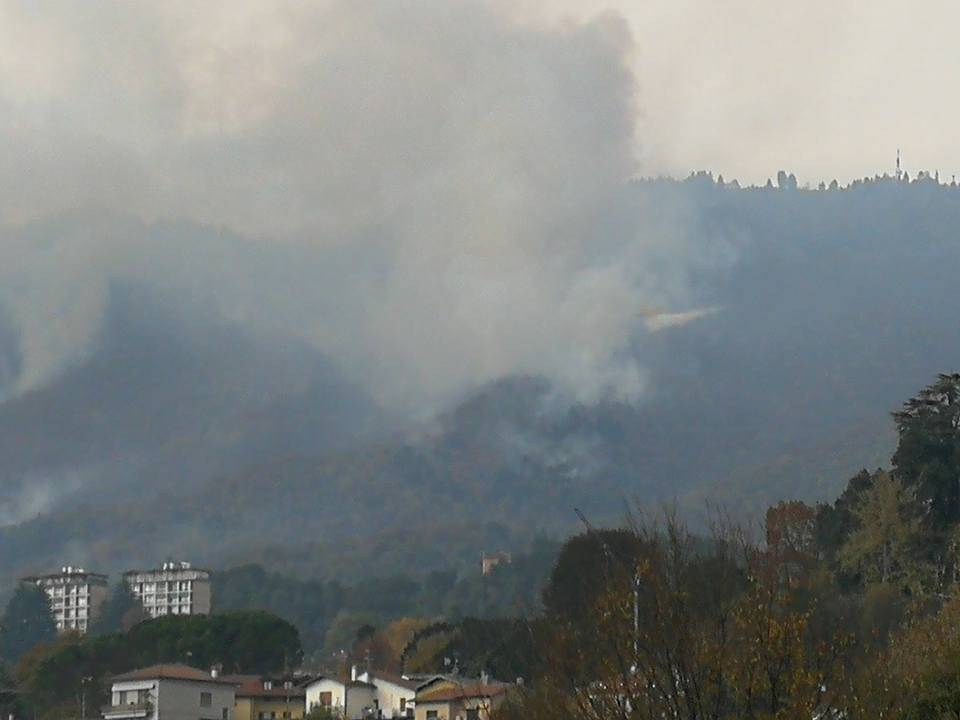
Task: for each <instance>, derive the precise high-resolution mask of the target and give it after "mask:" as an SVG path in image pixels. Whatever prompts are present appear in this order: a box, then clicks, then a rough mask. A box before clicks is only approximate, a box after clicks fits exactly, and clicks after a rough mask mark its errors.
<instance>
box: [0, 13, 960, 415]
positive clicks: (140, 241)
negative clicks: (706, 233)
mask: <svg viewBox="0 0 960 720" xmlns="http://www.w3.org/2000/svg"><path fill="white" fill-rule="evenodd" d="M954 7H960V6H955V5H953V4H950V5H948V4H947V3H946V2H944V3H934V2H930V1H929V0H928V1H926V2H913V3H911V4H909V5H908V4H907V3H897V4H892V3H883V2H870V3H866V2H862V1H861V2H854V1H853V0H832V1H831V2H826V1H825V0H807V1H805V2H794V3H769V2H759V1H753V2H748V1H746V0H724V1H723V2H706V1H699V2H694V1H693V0H648V1H646V2H643V3H640V2H631V3H627V2H619V4H618V3H617V2H610V3H603V2H597V1H595V0H580V1H575V0H549V2H546V3H544V2H542V1H541V0H537V1H536V2H535V1H534V0H520V1H519V2H518V0H470V1H467V0H463V1H461V2H457V1H455V0H393V1H390V2H386V1H384V2H365V1H364V0H336V1H334V0H330V1H328V2H315V3H305V2H292V1H287V0H208V1H205V2H196V1H195V0H189V1H186V0H165V1H164V2H162V3H157V2H129V1H127V0H96V1H95V0H74V1H72V2H71V1H67V0H64V1H62V2H52V1H48V2H37V1H35V0H31V1H27V0H21V1H15V0H0V144H2V147H3V148H4V152H3V160H2V162H0V191H2V192H0V222H5V223H18V222H21V221H24V220H30V219H35V218H42V217H44V216H45V215H49V214H56V213H59V212H63V211H70V210H78V209H79V210H82V211H84V213H86V214H85V215H84V217H86V218H89V217H91V215H90V213H91V211H92V212H94V213H96V212H100V211H110V212H113V213H117V212H123V213H132V214H134V215H136V216H139V217H141V218H144V219H146V220H153V219H161V220H163V219H181V218H182V219H186V220H189V221H193V222H199V223H205V224H207V225H208V226H212V227H213V228H216V227H225V228H229V229H230V230H231V231H233V232H235V233H239V234H240V235H241V236H243V237H244V238H246V239H245V240H243V241H237V242H232V241H229V240H225V239H224V238H226V237H228V235H223V236H216V237H215V238H214V239H211V238H210V237H207V239H203V238H200V237H194V238H192V239H191V240H190V241H187V240H185V239H183V238H179V239H178V238H174V239H171V238H170V236H169V234H167V235H162V234H161V236H159V237H158V236H157V235H156V234H151V232H150V231H145V230H142V229H141V230H138V229H137V228H136V227H133V228H131V227H130V226H129V225H123V224H121V225H119V226H118V225H116V224H110V223H107V224H96V223H94V224H93V225H91V224H90V223H89V222H87V221H77V222H76V223H73V224H71V223H69V222H68V223H66V224H64V223H61V224H59V225H57V226H55V227H53V229H51V227H47V226H44V227H45V229H43V230H40V231H36V232H33V233H32V234H31V233H27V234H22V233H18V232H6V233H4V234H3V236H2V237H0V306H2V309H3V310H4V311H5V312H6V313H8V314H9V315H12V316H13V320H14V324H15V325H16V326H17V328H18V330H19V332H20V334H21V351H22V352H23V354H24V356H25V360H24V366H25V368H24V370H23V372H22V373H21V376H20V377H19V379H18V385H19V387H20V388H21V389H25V388H29V387H34V386H36V385H37V384H38V383H41V382H43V381H44V379H46V378H48V377H50V376H51V375H53V374H55V373H56V372H58V371H59V370H60V369H62V368H63V367H64V366H65V364H66V363H69V362H70V361H71V359H74V358H76V357H78V356H82V355H83V353H85V352H89V350H90V347H91V343H93V338H96V336H97V328H98V323H99V322H100V320H101V319H102V316H103V308H104V302H105V297H106V292H107V288H108V286H109V283H110V282H111V281H112V280H114V279H116V278H117V277H121V278H126V277H130V276H133V277H135V278H137V279H139V280H143V281H144V282H149V283H152V284H158V285H160V286H162V287H163V288H164V289H166V290H170V291H172V292H174V293H177V294H183V295H187V296H189V295H190V294H191V293H198V294H200V295H202V301H204V302H208V303H211V304H214V305H215V306H216V307H218V308H219V309H220V310H221V311H222V312H223V314H224V315H226V316H228V317H229V318H231V319H236V320H238V321H243V322H249V323H251V324H253V325H257V324H260V325H263V326H265V327H266V329H268V330H269V331H271V332H288V333H294V334H296V335H297V336H299V337H303V338H306V339H307V340H309V341H311V342H313V343H315V344H316V345H317V346H318V347H320V348H321V349H323V350H324V351H326V352H328V353H330V354H331V355H332V356H333V357H335V359H337V360H339V361H341V363H342V364H343V365H345V366H347V367H350V368H352V369H354V370H356V371H357V373H358V374H359V375H360V376H361V377H362V378H363V379H364V380H366V381H368V382H369V384H370V385H371V387H373V388H375V389H376V391H377V392H378V394H379V395H380V396H382V397H386V398H390V397H396V396H404V397H405V398H406V399H409V398H411V397H417V398H424V397H426V398H430V400H431V401H434V400H439V401H442V400H444V399H448V398H449V397H450V396H451V395H455V394H456V393H457V392H459V391H462V390H463V389H464V388H465V387H471V386H473V385H476V384H477V383H481V382H485V381H488V380H491V379H494V378H497V377H501V376H503V375H506V374H510V373H536V374H541V375H544V376H547V377H549V378H551V379H553V380H555V381H557V382H558V383H559V384H560V385H562V386H564V387H566V388H568V389H570V390H571V391H572V392H574V393H576V394H578V395H580V396H583V397H596V396H598V395H600V394H603V393H607V392H613V393H615V394H617V395H622V396H630V397H634V396H636V395H637V394H638V393H640V392H641V391H642V388H643V385H644V381H645V380H644V373H643V369H642V367H640V366H639V365H637V364H636V362H635V360H634V359H633V358H632V355H631V352H630V349H631V343H632V341H633V340H632V335H633V331H634V329H635V328H636V326H637V324H638V317H640V316H641V314H642V313H643V311H644V310H645V309H647V308H651V307H653V308H669V309H671V310H676V311H678V312H684V311H687V310H690V309H692V298H693V296H694V294H695V293H692V292H691V288H690V287H689V286H688V283H687V277H688V275H689V272H688V271H689V269H690V267H691V266H692V265H693V264H695V263H696V262H698V261H701V258H702V257H703V256H702V253H700V252H699V251H697V250H695V249H692V247H693V244H695V239H691V238H688V237H686V235H685V233H684V232H683V227H682V224H680V225H678V226H677V227H676V228H673V229H672V230H671V231H669V232H668V231H665V230H664V229H663V228H658V229H652V228H650V227H648V226H647V225H646V224H645V223H643V222H642V221H641V222H633V221H630V222H621V223H619V224H616V225H611V223H610V218H611V217H613V215H612V213H611V207H613V206H615V205H616V203H617V202H618V196H619V195H618V194H619V193H622V191H623V188H624V185H625V180H627V179H628V178H630V177H632V176H635V175H638V174H641V175H642V174H658V173H672V174H677V175H686V174H687V173H688V172H689V171H690V170H692V169H709V170H713V171H714V172H718V173H723V174H724V176H725V177H726V178H727V179H731V178H733V177H738V178H740V179H741V180H746V181H752V182H763V181H765V179H766V178H767V177H770V176H775V175H776V172H777V170H778V169H780V168H784V169H787V170H790V171H793V172H795V173H797V175H798V177H799V179H800V181H801V182H804V181H811V182H814V183H815V182H817V181H818V180H820V179H821V178H823V179H831V178H833V177H837V178H839V179H841V180H847V179H850V178H852V177H857V176H863V175H868V174H869V175H872V174H874V173H877V172H882V171H884V170H887V169H891V168H892V164H893V159H894V153H895V150H896V148H897V147H898V146H899V147H902V148H903V151H904V158H905V162H906V166H907V168H908V169H911V170H914V169H916V168H919V167H924V168H929V169H939V170H940V171H941V173H943V174H945V175H946V176H947V177H949V175H950V174H951V173H952V172H954V171H955V170H960V147H958V143H957V142H956V141H955V140H954V133H953V125H954V118H953V113H952V109H953V108H952V105H953V104H955V102H954V100H953V98H952V96H951V92H952V87H951V85H950V82H951V80H952V78H953V77H954V76H955V75H956V74H957V73H956V71H957V70H960V67H958V65H960V60H958V58H960V51H957V50H956V49H954V48H955V47H956V42H955V38H954V37H953V33H954V32H955V29H956V27H957V22H956V21H957V20H960V10H954V9H953V8H954ZM105 216H107V217H109V212H108V213H106V214H105ZM604 223H606V225H605V224H604ZM201 234H202V233H201ZM210 234H213V235H216V233H215V232H214V231H213V230H210V231H209V232H208V235H210ZM264 247H267V248H273V250H271V251H270V255H269V262H268V264H269V263H272V264H273V268H274V269H273V271H272V274H265V273H264V272H263V267H264V264H265V263H264V257H263V256H262V254H258V253H261V250H262V248H264ZM278 247H279V248H281V250H282V251H278V250H277V248H278ZM0 390H2V388H0Z"/></svg>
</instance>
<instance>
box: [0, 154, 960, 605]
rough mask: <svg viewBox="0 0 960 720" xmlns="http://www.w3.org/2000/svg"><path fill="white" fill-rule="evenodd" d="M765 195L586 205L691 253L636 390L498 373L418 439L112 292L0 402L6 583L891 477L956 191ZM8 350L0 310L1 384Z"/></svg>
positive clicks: (224, 324)
mask: <svg viewBox="0 0 960 720" xmlns="http://www.w3.org/2000/svg"><path fill="white" fill-rule="evenodd" d="M782 185H783V187H776V186H774V185H773V184H771V186H770V187H766V188H764V187H756V188H754V187H744V188H740V187H737V186H736V185H735V184H733V183H729V182H726V183H721V182H718V181H717V180H715V179H714V178H712V177H711V176H709V175H706V174H699V175H694V176H693V177H691V178H690V179H688V180H685V181H673V180H665V179H664V180H647V181H637V182H634V183H630V184H628V185H626V186H624V187H623V188H622V190H621V192H620V193H619V194H618V195H617V198H616V202H614V203H611V204H610V205H609V207H607V208H606V216H605V218H603V223H605V224H606V225H609V226H610V227H611V228H622V227H625V226H627V227H632V226H634V225H636V224H637V223H638V222H639V223H640V225H641V226H642V227H643V228H644V230H643V232H646V233H657V232H663V233H664V234H668V233H670V234H672V235H674V236H678V240H677V242H682V243H685V249H684V253H685V255H686V258H687V259H688V260H689V262H687V263H686V264H685V265H684V267H685V268H686V269H685V272H686V273H687V274H688V276H689V277H688V282H687V283H686V287H687V288H688V290H686V291H685V292H684V293H682V294H678V295H677V296H676V298H675V299H674V300H673V301H672V303H671V304H670V305H669V306H666V307H658V308H650V309H649V310H650V312H651V313H653V315H652V316H651V315H646V316H641V317H638V318H637V320H636V325H635V327H634V328H633V338H632V340H631V347H632V348H633V350H632V351H631V352H632V353H634V354H635V356H636V361H637V362H638V363H639V364H640V366H642V367H643V368H644V372H645V375H646V380H645V383H644V391H643V393H641V394H640V396H639V397H637V398H635V399H630V400H626V399H623V398H616V397H609V398H606V399H601V400H591V401H588V402H584V401H577V400H576V399H571V398H565V397H563V396H562V395H558V393H557V391H556V388H554V387H552V386H551V385H550V383H549V382H547V381H545V380H543V379H541V378H536V377H509V378H504V379H502V380H500V381H497V382H494V383H491V384H488V385H484V386H482V387H479V388H475V389H474V390H472V391H471V392H469V393H468V394H467V395H466V396H465V397H464V398H463V399H462V400H461V401H460V402H458V403H456V404H455V405H454V406H452V407H450V408H447V409H445V410H441V411H439V412H437V413H436V414H434V415H432V416H431V418H430V420H429V421H424V420H423V419H422V418H420V419H417V420H411V419H409V418H407V417H403V418H398V417H396V416H392V415H391V414H390V413H389V412H386V411H385V410H384V409H383V408H380V407H378V405H377V404H376V403H375V402H373V401H372V400H371V398H370V397H369V395H367V394H366V393H365V392H364V388H363V387H362V386H358V385H357V384H356V383H355V382H353V381H352V380H351V379H350V375H349V368H341V367H337V366H336V365H335V364H333V363H332V362H331V361H330V360H329V359H328V358H325V357H322V356H321V355H319V354H318V353H317V351H316V350H315V349H313V348H311V347H308V346H306V345H304V344H302V343H297V342H291V341H288V340H286V339H285V338H283V337H270V338H264V337H260V336H257V335H253V334H251V333H249V332H247V330H246V329H245V328H244V327H242V326H241V325H238V324H237V323H235V322H233V321H230V320H228V319H226V318H224V317H220V316H218V315H217V314H216V313H215V312H213V311H212V310H210V309H209V308H207V309H204V310H203V311H202V312H197V311H196V308H194V307H193V306H191V304H190V298H189V297H181V298H176V299H173V298H171V297H169V296H168V295H165V294H164V291H163V289H162V288H156V287H151V288H146V287H141V286H138V285H137V283H136V282H135V281H132V280H126V281H124V282H122V283H116V284H115V285H114V286H113V288H112V289H111V292H110V295H109V297H108V299H107V311H106V320H105V325H104V327H103V330H102V333H101V335H102V338H101V341H100V342H99V343H98V345H97V346H96V347H95V352H93V354H92V355H91V356H90V357H89V358H87V359H86V360H83V361H81V362H78V363H77V364H76V365H74V366H73V367H71V368H70V369H69V370H68V371H67V372H65V373H64V374H63V375H61V376H59V377H58V378H57V379H55V380H54V381H51V382H50V383H49V384H47V385H45V386H43V387H40V388H37V389H36V390H34V391H31V392H29V393H26V394H20V395H11V396H10V397H8V398H7V399H6V400H2V401H0V522H3V523H4V525H3V527H0V577H2V578H3V579H4V581H3V583H2V585H3V587H4V588H5V589H7V592H9V589H10V588H12V581H13V580H14V578H16V577H17V576H19V575H23V574H28V573H35V572H41V571H47V570H49V569H50V568H55V567H59V566H61V565H62V564H63V563H65V562H68V561H69V562H71V563H74V564H83V565H84V566H86V567H89V568H92V569H95V570H98V571H104V572H117V571H120V570H123V569H126V568H128V567H130V566H134V565H146V564H155V563H156V562H158V561H159V559H162V558H158V557H155V555H156V552H155V550H154V549H155V548H162V551H161V552H162V555H163V556H182V557H185V558H188V559H192V560H194V561H195V562H197V563H203V564H207V565H210V566H214V567H230V566H236V565H242V564H245V563H249V562H258V563H261V564H264V565H269V566H270V567H273V568H275V569H277V570H280V571H282V572H284V573H288V574H298V575H299V574H302V575H305V576H307V577H314V578H317V579H321V580H328V579H333V578H339V579H340V580H342V581H344V582H348V583H352V582H354V581H355V580H358V579H360V578H362V577H385V576H389V575H390V574H393V573H396V572H411V571H414V569H415V572H417V573H419V572H429V571H430V570H445V569H448V568H454V569H457V570H458V571H459V570H462V569H463V568H465V567H468V566H472V565H473V564H474V563H475V562H476V558H477V557H478V556H479V553H480V551H482V550H493V549H496V548H500V547H504V548H508V549H512V550H515V551H520V550H523V549H525V548H526V547H528V546H529V543H530V542H532V540H533V539H534V537H536V536H537V535H541V534H548V535H553V536H554V537H563V536H565V535H566V534H568V533H569V532H571V531H574V530H575V529H576V528H577V527H578V521H577V519H576V517H575V516H574V514H573V512H572V509H573V507H580V508H581V509H582V510H583V511H584V512H585V513H586V514H587V516H588V517H589V518H590V519H591V520H592V521H594V522H597V523H602V522H605V521H606V522H609V521H614V520H616V519H617V518H619V517H620V515H621V514H622V507H623V502H624V500H629V501H637V502H640V503H641V504H645V505H650V504H656V503H658V502H661V501H671V502H672V501H674V500H676V501H678V502H679V505H680V507H681V509H682V510H683V511H684V512H685V513H686V512H689V513H690V514H689V517H691V518H692V519H694V520H696V518H697V517H698V516H699V515H700V514H701V511H702V508H703V503H704V501H705V500H707V499H709V500H713V501H717V502H720V503H723V504H726V505H727V506H728V507H731V508H736V509H737V510H740V511H742V512H743V513H744V514H745V515H750V516H752V517H759V516H761V515H762V513H763V511H764V508H765V507H766V506H767V505H768V504H770V503H771V502H773V501H775V500H778V499H780V498H783V497H796V498H799V499H802V500H805V501H808V502H809V501H816V500H821V499H825V498H829V497H831V496H833V495H835V494H836V493H838V492H840V491H841V490H842V484H841V478H844V477H848V476H850V475H851V474H853V473H854V472H855V471H856V470H857V469H858V468H861V467H868V468H873V467H877V466H880V465H882V464H885V463H886V462H887V461H888V459H889V457H890V454H891V452H893V450H894V447H895V437H896V436H895V427H894V426H893V425H892V424H890V423H889V422H887V421H886V420H885V419H884V417H885V413H886V412H887V411H888V409H889V408H891V407H894V406H895V405H896V404H897V403H898V402H900V400H901V399H902V398H903V397H907V396H909V395H910V394H911V393H912V392H913V390H914V389H915V388H917V387H920V386H922V385H923V384H924V383H925V382H927V380H928V378H930V377H932V376H933V375H935V373H937V372H939V371H940V370H941V369H942V368H944V367H949V366H951V365H952V364H953V362H954V360H955V358H956V357H957V355H958V353H960V329H958V327H957V324H956V322H955V321H954V318H955V317H956V313H957V310H958V308H957V307H956V305H957V304H958V303H960V300H958V299H957V295H956V293H955V291H954V289H955V277H954V273H953V270H952V269H953V268H954V267H956V266H957V263H958V262H960V244H958V243H957V241H956V236H955V228H956V227H957V226H958V222H960V189H958V188H956V187H954V186H953V185H944V184H937V183H936V182H935V180H934V178H931V177H927V176H923V177H921V178H919V179H915V180H913V181H911V182H909V183H906V182H903V181H897V180H895V179H892V178H881V179H877V180H869V181H862V182H857V183H854V184H853V185H851V186H849V187H838V186H835V185H834V184H833V183H831V184H830V187H829V188H827V187H825V188H824V189H822V190H808V189H804V188H801V187H795V186H794V183H792V182H791V181H790V179H789V173H787V175H786V179H785V180H784V182H783V183H782ZM641 221H642V222H641ZM59 222H60V224H61V225H70V224H71V223H80V224H82V223H84V222H87V220H86V219H84V218H83V217H81V218H64V219H62V220H60V221H59ZM103 222H107V223H109V221H107V220H105V221H103ZM126 222H127V223H128V224H129V225H130V227H129V228H128V232H130V233H137V232H140V233H143V234H145V235H146V236H150V237H156V238H157V239H158V241H161V240H162V241H163V242H169V241H171V238H184V239H188V240H190V241H191V242H195V243H201V242H204V241H205V238H207V239H209V238H208V237H207V236H208V234H209V231H208V230H207V229H205V228H203V227H198V226H192V225H190V224H189V223H180V224H177V225H162V224H161V225H156V226H147V225H138V224H137V223H135V222H133V221H129V220H128V221H126ZM678 228H682V232H681V231H679V230H678ZM23 232H28V233H34V234H35V235H37V236H43V234H44V233H45V232H46V229H45V228H44V227H42V223H40V224H39V225H34V226H31V227H30V228H28V229H27V230H24V231H23ZM209 242H210V243H211V245H212V246H215V245H216V242H218V241H216V240H213V239H209ZM597 252H603V248H602V245H598V248H597ZM672 257H673V256H672V255H671V256H669V257H665V258H664V259H663V262H664V263H669V262H670V261H671V258H672ZM264 262H266V260H264ZM674 311H675V312H677V313H681V315H679V316H677V317H673V316H671V315H666V316H659V315H657V314H656V313H658V312H668V313H669V312H674ZM685 311H698V312H693V314H692V315H682V313H683V312H685ZM658 317H660V318H661V319H660V320H657V318H658ZM694 317H695V318H696V319H692V318H694ZM663 318H666V319H663ZM670 318H673V319H672V320H671V319H670ZM658 322H659V323H662V324H660V325H658V324H657V323H658ZM4 328H6V329H4ZM17 343H18V337H17V334H16V332H15V330H14V329H13V328H12V327H10V326H9V324H7V325H5V324H4V322H3V320H2V313H0V348H2V352H0V354H2V353H6V356H7V357H8V358H9V362H8V363H7V366H8V367H9V368H16V366H17V363H16V358H17V353H18V349H17V347H18V345H17ZM11 372H12V370H11ZM930 470H931V472H933V471H934V470H935V468H934V467H933V466H931V468H930ZM948 506H949V501H948V503H947V505H945V506H944V508H945V509H944V511H945V512H947V513H948V515H947V516H946V519H949V518H950V517H952V516H951V515H950V514H949V513H953V512H955V510H953V509H949V507H948ZM184 507H189V508H190V513H189V517H187V516H186V515H184V513H183V508H184ZM4 518H5V519H4ZM413 528H415V529H416V532H411V529H413ZM400 539H402V542H400V541H399V540H400Z"/></svg>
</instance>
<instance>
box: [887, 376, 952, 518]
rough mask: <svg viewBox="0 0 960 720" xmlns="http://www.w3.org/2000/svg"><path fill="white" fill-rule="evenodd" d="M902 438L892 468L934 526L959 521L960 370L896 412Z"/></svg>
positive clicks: (927, 389)
mask: <svg viewBox="0 0 960 720" xmlns="http://www.w3.org/2000/svg"><path fill="white" fill-rule="evenodd" d="M893 417H894V420H895V421H896V424H897V432H898V433H899V436H900V439H899V443H898V444H897V451H896V452H895V453H894V455H893V466H894V468H895V469H896V472H897V474H898V476H899V477H900V478H901V480H902V482H903V483H904V484H905V485H906V486H907V487H912V488H913V489H914V490H915V492H916V495H917V500H919V501H920V504H921V506H922V507H924V508H925V513H926V517H925V519H926V521H927V522H928V524H929V525H930V527H931V528H932V529H934V530H940V529H943V528H945V527H947V526H948V525H953V524H956V523H957V522H960V373H952V374H941V375H940V376H939V377H938V378H937V381H936V382H934V383H933V384H931V385H928V386H927V387H925V388H924V389H923V390H921V391H920V392H919V393H918V394H917V395H916V396H914V397H912V398H910V399H909V400H907V402H906V403H905V404H904V406H903V409H902V410H899V411H897V412H895V413H894V414H893Z"/></svg>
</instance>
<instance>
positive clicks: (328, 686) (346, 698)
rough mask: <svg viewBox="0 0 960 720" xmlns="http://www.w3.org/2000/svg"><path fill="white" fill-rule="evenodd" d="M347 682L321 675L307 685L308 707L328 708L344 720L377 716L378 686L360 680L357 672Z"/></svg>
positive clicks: (308, 710)
mask: <svg viewBox="0 0 960 720" xmlns="http://www.w3.org/2000/svg"><path fill="white" fill-rule="evenodd" d="M352 677H353V678H354V679H353V680H348V681H346V682H344V681H341V680H339V679H337V678H333V677H319V678H317V679H315V680H313V681H312V682H311V683H310V684H309V685H307V688H306V691H307V694H306V708H307V712H310V711H311V710H312V709H313V708H315V707H322V708H328V709H329V710H331V711H332V712H333V714H334V715H335V716H337V717H339V718H343V720H360V719H361V718H374V717H377V707H376V705H377V703H376V700H377V687H376V685H374V684H373V683H369V682H366V681H364V680H360V679H359V678H357V677H356V672H354V673H352Z"/></svg>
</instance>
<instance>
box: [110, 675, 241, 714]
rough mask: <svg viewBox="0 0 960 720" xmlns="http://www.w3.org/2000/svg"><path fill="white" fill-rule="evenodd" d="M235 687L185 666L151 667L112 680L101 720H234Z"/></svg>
mask: <svg viewBox="0 0 960 720" xmlns="http://www.w3.org/2000/svg"><path fill="white" fill-rule="evenodd" d="M235 703H236V687H235V685H234V684H233V683H231V682H228V681H227V680H225V679H223V678H221V677H218V675H217V673H216V672H212V673H208V672H204V671H203V670H198V669H197V668H192V667H189V666H187V665H173V664H171V665H153V666H151V667H146V668H141V669H140V670H133V671H132V672H128V673H124V674H123V675H117V676H116V677H115V678H113V684H112V687H111V703H110V705H108V706H107V707H104V708H103V709H102V712H101V716H102V717H103V720H233V709H234V705H235Z"/></svg>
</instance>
